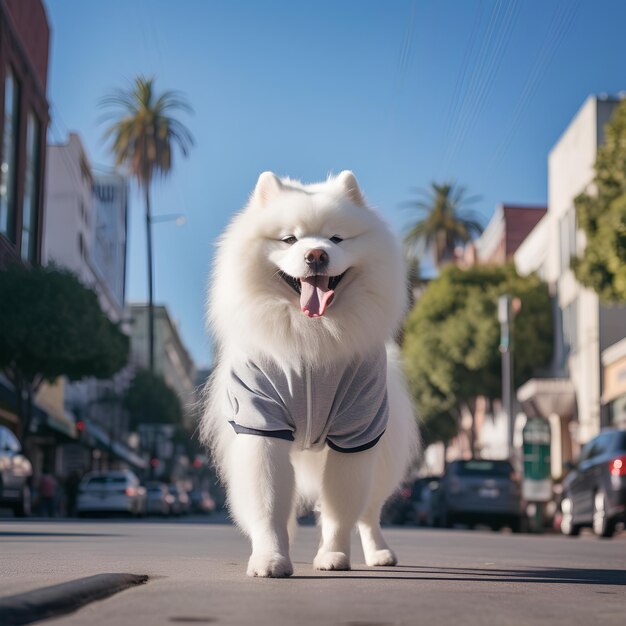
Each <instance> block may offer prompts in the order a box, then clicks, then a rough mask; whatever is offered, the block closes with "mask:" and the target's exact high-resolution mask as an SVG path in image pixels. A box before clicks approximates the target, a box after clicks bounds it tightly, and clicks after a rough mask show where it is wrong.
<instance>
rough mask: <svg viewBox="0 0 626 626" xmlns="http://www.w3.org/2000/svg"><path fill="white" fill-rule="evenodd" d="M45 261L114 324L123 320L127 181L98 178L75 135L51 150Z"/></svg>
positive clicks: (110, 177)
mask: <svg viewBox="0 0 626 626" xmlns="http://www.w3.org/2000/svg"><path fill="white" fill-rule="evenodd" d="M47 152H48V164H47V169H46V224H45V236H44V242H43V255H42V256H43V259H44V261H46V262H51V261H53V262H55V263H57V264H58V265H59V266H61V267H64V268H67V269H69V270H71V271H72V272H74V273H75V274H76V275H77V276H78V277H79V279H80V280H81V282H82V283H83V284H84V285H86V286H87V287H90V288H92V289H93V290H94V291H95V292H96V293H97V295H98V299H99V302H100V308H101V309H102V310H103V311H104V313H105V314H106V315H107V316H108V317H109V319H110V320H111V321H113V322H121V321H122V320H123V318H124V305H125V284H126V233H127V225H128V181H127V179H126V178H125V177H123V176H121V175H120V174H115V173H112V174H108V175H106V176H96V175H94V173H93V171H92V168H91V164H90V161H89V157H88V156H87V153H86V151H85V148H84V146H83V144H82V142H81V140H80V137H79V136H78V135H77V134H75V133H70V135H69V138H68V141H67V143H65V144H52V145H49V146H48V149H47Z"/></svg>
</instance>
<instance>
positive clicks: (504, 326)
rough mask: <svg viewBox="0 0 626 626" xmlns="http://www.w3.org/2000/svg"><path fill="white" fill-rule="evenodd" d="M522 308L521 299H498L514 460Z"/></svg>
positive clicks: (505, 398)
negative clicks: (516, 323) (516, 335)
mask: <svg viewBox="0 0 626 626" xmlns="http://www.w3.org/2000/svg"><path fill="white" fill-rule="evenodd" d="M521 308H522V303H521V301H520V299H519V298H511V296H510V295H503V296H500V297H499V298H498V321H499V322H500V352H501V354H502V406H503V408H504V412H505V413H506V419H507V426H508V447H509V458H510V459H512V458H513V453H514V449H513V420H514V416H513V332H512V331H513V320H514V318H515V315H516V314H517V313H518V312H519V310H520V309H521Z"/></svg>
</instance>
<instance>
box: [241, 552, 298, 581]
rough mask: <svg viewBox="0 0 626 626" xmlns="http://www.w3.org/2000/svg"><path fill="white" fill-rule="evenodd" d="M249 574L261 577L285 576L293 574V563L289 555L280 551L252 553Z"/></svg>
mask: <svg viewBox="0 0 626 626" xmlns="http://www.w3.org/2000/svg"><path fill="white" fill-rule="evenodd" d="M246 573H247V574H248V576H259V577H260V578H284V577H286V576H291V575H292V574H293V565H292V564H291V561H290V559H289V557H288V556H283V555H282V554H279V553H278V552H272V553H270V554H257V553H254V552H253V553H252V556H251V557H250V560H249V561H248V570H247V572H246Z"/></svg>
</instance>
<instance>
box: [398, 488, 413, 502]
mask: <svg viewBox="0 0 626 626" xmlns="http://www.w3.org/2000/svg"><path fill="white" fill-rule="evenodd" d="M400 495H401V496H402V497H403V498H404V499H405V500H408V499H409V498H410V497H411V490H410V489H409V488H408V487H404V488H402V489H401V490H400Z"/></svg>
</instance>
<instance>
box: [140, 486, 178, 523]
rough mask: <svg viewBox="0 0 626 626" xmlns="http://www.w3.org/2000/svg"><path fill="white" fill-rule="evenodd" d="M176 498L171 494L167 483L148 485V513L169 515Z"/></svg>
mask: <svg viewBox="0 0 626 626" xmlns="http://www.w3.org/2000/svg"><path fill="white" fill-rule="evenodd" d="M174 500H175V497H174V496H173V495H171V494H170V492H169V489H168V488H167V485H166V484H165V483H160V482H158V481H152V482H149V483H146V513H147V514H148V515H169V514H170V513H171V511H172V505H173V503H174Z"/></svg>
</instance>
